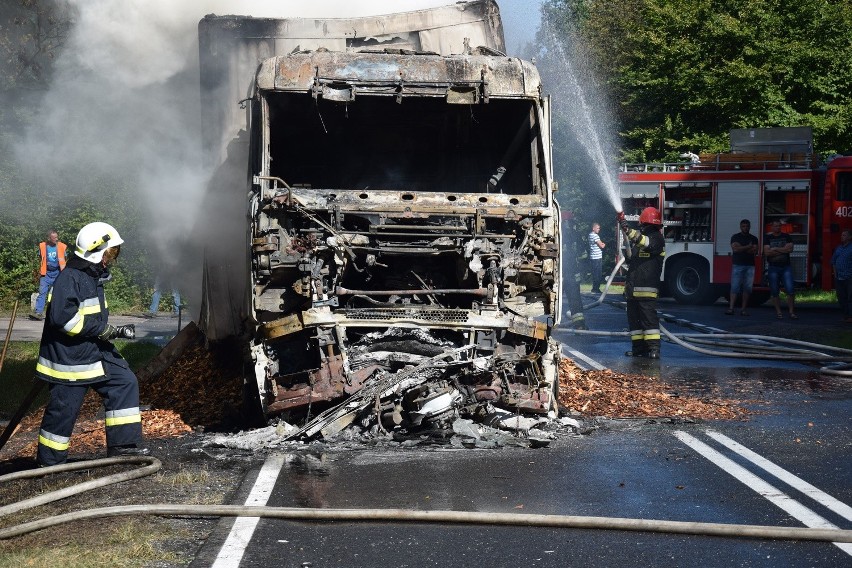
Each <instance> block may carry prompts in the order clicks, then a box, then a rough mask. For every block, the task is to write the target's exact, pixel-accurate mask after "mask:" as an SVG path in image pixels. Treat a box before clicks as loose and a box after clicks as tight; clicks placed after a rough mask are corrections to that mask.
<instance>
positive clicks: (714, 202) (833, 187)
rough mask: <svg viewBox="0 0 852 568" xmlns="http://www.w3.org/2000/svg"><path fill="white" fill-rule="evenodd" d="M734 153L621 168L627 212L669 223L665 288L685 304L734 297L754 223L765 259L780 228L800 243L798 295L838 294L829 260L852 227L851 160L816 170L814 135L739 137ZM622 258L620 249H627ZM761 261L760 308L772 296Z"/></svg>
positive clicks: (760, 132) (756, 299)
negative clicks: (742, 237) (738, 250)
mask: <svg viewBox="0 0 852 568" xmlns="http://www.w3.org/2000/svg"><path fill="white" fill-rule="evenodd" d="M730 136H731V150H730V152H725V153H719V154H701V155H699V156H696V155H695V154H689V153H687V154H683V156H684V157H689V158H691V159H690V160H689V161H688V162H677V163H641V164H623V165H622V166H621V169H620V172H619V175H618V179H619V186H620V191H621V198H622V203H623V206H624V212H625V214H626V215H627V219H628V220H629V221H637V220H638V214H639V212H640V211H641V210H642V209H643V208H645V207H649V206H653V207H657V208H659V209H661V210H662V214H663V233H664V236H665V238H666V262H665V265H664V268H663V281H664V288H665V289H666V290H667V292H668V294H669V295H671V296H672V297H674V298H675V300H677V301H678V302H681V303H687V304H702V303H712V302H714V301H715V300H716V299H717V298H719V297H720V296H723V295H727V294H728V292H729V290H730V276H731V252H732V251H731V245H730V240H731V236H732V235H734V234H735V233H738V232H739V230H740V221H741V220H743V219H748V220H749V221H750V222H751V226H752V230H751V232H752V234H754V235H755V236H756V237H757V239H758V242H759V245H760V249H761V250H762V247H763V244H764V237H765V234H766V233H768V232H769V225H770V223H772V222H773V221H776V220H777V221H780V222H781V227H782V231H783V232H786V233H789V234H790V236H791V237H792V239H793V253H792V254H791V263H792V266H793V276H794V280H795V282H796V285H797V286H798V287H802V288H805V287H820V288H823V289H825V290H830V289H832V288H833V281H832V271H831V254H832V251H833V250H834V248H835V247H836V246H837V245H838V243H839V242H840V232H841V231H842V230H843V229H848V228H852V156H840V157H835V158H834V159H833V160H830V161H828V162H827V163H826V164H818V163H817V161H816V158H815V156H814V154H813V137H812V132H811V128H810V127H795V128H751V129H736V130H732V131H731V133H730ZM619 250H621V247H619ZM764 274H765V265H764V258H763V256H762V255H760V254H759V255H758V257H757V260H756V270H755V289H754V292H753V294H752V301H753V303H755V304H759V303H763V302H764V301H766V300H767V299H768V297H769V291H768V288H766V285H765V282H764Z"/></svg>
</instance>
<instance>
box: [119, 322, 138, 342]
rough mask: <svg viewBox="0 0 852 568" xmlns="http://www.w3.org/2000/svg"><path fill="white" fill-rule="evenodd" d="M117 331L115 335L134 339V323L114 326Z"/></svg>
mask: <svg viewBox="0 0 852 568" xmlns="http://www.w3.org/2000/svg"><path fill="white" fill-rule="evenodd" d="M115 329H116V331H117V332H118V335H116V337H122V338H124V339H136V325H135V324H132V323H129V324H127V325H120V326H118V327H116V328H115Z"/></svg>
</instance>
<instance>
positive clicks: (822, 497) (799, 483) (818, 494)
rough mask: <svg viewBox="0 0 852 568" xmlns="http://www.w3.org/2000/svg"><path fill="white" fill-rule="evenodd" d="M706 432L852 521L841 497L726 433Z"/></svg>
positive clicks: (850, 509) (851, 509) (851, 512)
mask: <svg viewBox="0 0 852 568" xmlns="http://www.w3.org/2000/svg"><path fill="white" fill-rule="evenodd" d="M705 433H706V434H707V435H708V436H710V437H711V438H713V439H714V440H716V441H717V442H719V443H720V444H722V445H723V446H725V447H727V448H730V449H731V450H733V451H735V452H737V453H738V454H740V455H741V456H742V457H744V458H745V459H747V460H748V461H750V462H751V463H753V464H754V465H756V466H758V467H760V468H761V469H763V470H765V471H767V472H769V473H771V474H772V475H774V476H775V477H777V478H778V479H780V480H781V481H783V482H784V483H786V484H787V485H789V486H790V487H792V488H793V489H796V490H798V491H801V492H802V493H804V494H805V495H807V496H808V497H810V498H811V499H813V500H814V501H816V502H817V503H819V504H820V505H822V506H823V507H825V508H826V509H829V510H831V511H834V512H835V513H837V514H838V515H840V516H841V517H843V518H844V519H846V520H847V521H852V507H850V506H849V505H847V504H846V503H844V502H843V501H840V500H839V499H835V498H834V497H832V496H831V495H829V494H828V493H825V492H824V491H821V490H819V489H818V488H816V487H814V486H813V485H811V484H810V483H808V482H807V481H805V480H804V479H801V478H799V477H796V476H795V475H793V474H792V473H790V472H789V471H787V470H786V469H784V468H782V467H781V466H779V465H776V464H774V463H772V462H771V461H769V460H768V459H766V458H764V457H763V456H761V455H759V454H757V453H755V452H753V451H751V450H750V449H748V448H746V447H745V446H743V445H742V444H740V443H739V442H736V441H735V440H732V439H730V438H728V437H727V436H725V435H724V434H721V433H719V432H716V431H715V430H705Z"/></svg>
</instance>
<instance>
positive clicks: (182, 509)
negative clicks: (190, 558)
mask: <svg viewBox="0 0 852 568" xmlns="http://www.w3.org/2000/svg"><path fill="white" fill-rule="evenodd" d="M117 464H143V465H144V467H142V468H139V469H137V470H131V471H127V472H123V473H118V474H113V475H109V476H106V477H102V478H99V479H95V480H91V481H88V482H85V483H81V484H79V485H76V486H73V487H66V488H65V489H61V490H58V491H54V492H52V493H46V494H43V495H40V496H38V497H34V498H32V499H27V500H24V501H19V502H18V503H13V504H11V505H6V506H5V507H0V516H3V515H8V514H11V513H14V512H18V511H22V510H24V509H28V508H30V507H35V506H37V505H43V504H45V503H50V502H53V501H57V500H59V499H63V498H65V497H70V496H71V495H76V494H78V493H82V492H84V491H90V490H92V489H95V488H96V487H104V486H106V485H110V484H113V483H119V482H121V481H127V480H130V479H137V478H140V477H144V476H146V475H151V474H153V473H156V472H157V471H159V469H160V467H161V463H160V460H158V459H157V458H153V457H141V456H140V457H122V458H106V459H99V460H91V461H84V462H77V463H70V464H63V465H58V466H52V467H45V468H40V469H36V470H27V471H21V472H17V473H13V474H9V475H4V476H2V477H0V483H2V482H4V481H13V480H18V479H28V478H33V477H43V476H45V475H48V474H51V473H60V472H67V471H77V470H82V469H92V468H97V467H105V466H109V465H117ZM143 515H154V516H194V517H262V518H270V519H285V520H293V521H296V520H298V521H365V522H379V521H381V522H407V523H432V524H438V523H450V524H475V525H500V526H517V527H549V528H566V529H601V530H622V531H642V532H656V533H669V534H689V535H698V536H719V537H733V538H765V539H776V540H807V541H821V542H835V543H852V530H843V529H815V528H801V527H772V526H764V525H731V524H723V523H697V522H688V521H665V520H658V519H628V518H622V517H589V516H577V515H535V514H517V513H487V512H466V511H413V510H408V509H303V508H295V507H253V506H245V505H179V504H177V505H175V504H159V505H156V504H155V505H122V506H115V507H102V508H97V509H87V510H83V511H75V512H72V513H65V514H63V515H56V516H53V517H50V518H47V519H41V520H37V521H30V522H27V523H23V524H20V525H16V526H12V527H7V528H4V529H0V539H9V538H13V537H16V536H21V535H24V534H27V533H30V532H33V531H37V530H41V529H46V528H50V527H55V526H57V525H61V524H64V523H69V522H74V521H81V520H85V519H99V518H107V517H119V516H143Z"/></svg>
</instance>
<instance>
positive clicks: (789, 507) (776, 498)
mask: <svg viewBox="0 0 852 568" xmlns="http://www.w3.org/2000/svg"><path fill="white" fill-rule="evenodd" d="M674 435H675V437H677V439H678V440H680V441H681V442H683V443H684V444H686V445H687V446H689V447H690V448H692V449H693V450H695V451H696V452H698V453H699V454H701V455H702V456H704V457H705V458H707V459H708V460H710V462H712V463H713V464H714V465H716V466H717V467H719V469H721V470H722V471H724V472H725V473H728V474H730V475H732V476H733V477H734V479H736V480H737V481H739V482H740V483H742V484H743V485H745V486H746V487H748V488H750V489H751V490H752V491H754V492H756V493H757V494H758V495H762V496H763V497H764V498H766V499H767V500H768V501H769V502H770V503H772V504H773V505H775V506H776V507H778V508H780V509H781V510H783V511H784V512H786V513H787V514H788V515H790V516H791V517H793V518H795V519H797V520H799V521H800V522H801V523H802V524H804V525H805V526H806V527H811V528H823V529H836V528H839V527H837V526H836V525H834V524H832V523H831V522H829V521H828V520H826V519H824V518H822V517H821V516H819V515H818V514H816V513H815V512H814V511H811V510H810V509H808V508H807V507H805V506H804V505H802V504H801V503H799V502H798V501H796V500H795V499H793V498H791V497H790V496H789V495H787V494H785V493H784V492H783V491H781V490H779V489H776V488H775V487H773V486H772V485H770V484H769V483H767V482H765V481H764V480H762V479H761V478H759V477H758V476H756V475H755V474H753V473H751V472H750V471H748V470H747V469H745V468H744V467H742V466H741V465H739V464H737V463H736V462H734V461H732V460H730V459H729V458H727V457H725V456H723V455H722V454H720V453H719V452H717V451H716V450H714V449H713V448H711V447H710V446H708V445H707V444H705V443H704V442H702V441H701V440H698V439H696V438H694V437H693V436H690V435H689V434H687V433H686V432H683V431H681V430H678V431H676V432H674ZM833 544H834V546H836V547H838V548H839V549H840V550H842V551H843V552H845V553H846V554H848V555H850V556H852V543H843V542H835V543H833Z"/></svg>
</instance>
